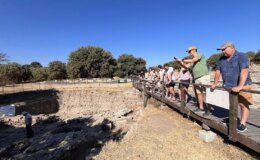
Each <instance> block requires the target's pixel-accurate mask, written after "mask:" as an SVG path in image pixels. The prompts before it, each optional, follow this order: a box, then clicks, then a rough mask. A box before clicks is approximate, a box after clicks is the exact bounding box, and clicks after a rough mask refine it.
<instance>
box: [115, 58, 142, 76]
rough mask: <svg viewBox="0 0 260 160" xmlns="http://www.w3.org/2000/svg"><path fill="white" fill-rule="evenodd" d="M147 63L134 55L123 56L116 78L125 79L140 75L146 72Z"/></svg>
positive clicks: (118, 62)
mask: <svg viewBox="0 0 260 160" xmlns="http://www.w3.org/2000/svg"><path fill="white" fill-rule="evenodd" d="M145 65H146V62H145V60H144V59H142V58H136V57H134V56H133V55H132V54H122V55H121V56H119V58H118V60H117V70H116V72H115V74H114V75H115V76H119V77H125V76H130V75H137V74H140V73H141V72H142V71H144V70H145Z"/></svg>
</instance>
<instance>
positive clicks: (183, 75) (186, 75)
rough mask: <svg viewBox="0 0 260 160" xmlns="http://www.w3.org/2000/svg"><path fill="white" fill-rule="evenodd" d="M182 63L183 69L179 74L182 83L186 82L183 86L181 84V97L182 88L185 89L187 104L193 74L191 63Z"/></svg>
mask: <svg viewBox="0 0 260 160" xmlns="http://www.w3.org/2000/svg"><path fill="white" fill-rule="evenodd" d="M186 59H187V58H186ZM180 63H181V66H182V67H181V69H180V72H179V80H180V82H184V83H183V84H182V83H180V84H179V95H181V87H183V89H184V94H185V96H184V97H185V102H188V88H189V83H190V78H191V73H190V69H189V67H190V65H189V63H186V62H182V61H181V62H180Z"/></svg>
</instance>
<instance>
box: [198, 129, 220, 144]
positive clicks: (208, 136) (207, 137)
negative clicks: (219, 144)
mask: <svg viewBox="0 0 260 160" xmlns="http://www.w3.org/2000/svg"><path fill="white" fill-rule="evenodd" d="M199 137H200V139H202V140H203V141H204V142H212V141H214V139H215V138H216V133H214V132H212V131H205V130H200V131H199Z"/></svg>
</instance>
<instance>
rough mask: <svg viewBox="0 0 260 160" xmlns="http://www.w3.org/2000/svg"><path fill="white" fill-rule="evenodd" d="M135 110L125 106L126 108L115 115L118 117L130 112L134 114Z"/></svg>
mask: <svg viewBox="0 0 260 160" xmlns="http://www.w3.org/2000/svg"><path fill="white" fill-rule="evenodd" d="M133 112H134V111H133V110H132V109H128V108H125V109H122V110H120V111H118V112H117V113H115V114H114V115H115V116H117V117H121V116H128V115H129V114H132V113H133Z"/></svg>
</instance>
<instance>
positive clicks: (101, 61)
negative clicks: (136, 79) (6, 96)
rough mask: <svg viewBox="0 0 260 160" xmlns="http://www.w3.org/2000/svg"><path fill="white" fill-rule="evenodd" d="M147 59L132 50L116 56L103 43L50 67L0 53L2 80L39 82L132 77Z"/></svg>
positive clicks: (9, 81)
mask: <svg viewBox="0 0 260 160" xmlns="http://www.w3.org/2000/svg"><path fill="white" fill-rule="evenodd" d="M145 66H146V61H145V60H144V59H143V58H137V57H134V56H133V55H132V54H122V55H120V56H119V58H118V59H115V58H114V57H113V56H112V54H111V53H110V52H109V51H106V50H104V49H103V48H101V47H95V46H85V47H80V48H79V49H77V50H76V51H74V52H72V53H70V55H69V57H68V62H67V63H63V62H61V61H58V60H57V61H52V62H50V63H49V64H48V66H47V67H43V66H42V65H41V63H40V62H37V61H34V62H31V64H25V65H21V64H19V63H16V62H10V61H9V60H8V59H7V55H6V54H4V53H0V83H1V84H10V83H21V82H39V81H46V80H60V79H67V78H70V79H76V78H112V77H114V76H117V77H128V76H130V75H137V74H140V73H141V72H143V71H144V70H145Z"/></svg>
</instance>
